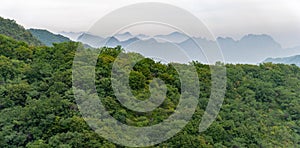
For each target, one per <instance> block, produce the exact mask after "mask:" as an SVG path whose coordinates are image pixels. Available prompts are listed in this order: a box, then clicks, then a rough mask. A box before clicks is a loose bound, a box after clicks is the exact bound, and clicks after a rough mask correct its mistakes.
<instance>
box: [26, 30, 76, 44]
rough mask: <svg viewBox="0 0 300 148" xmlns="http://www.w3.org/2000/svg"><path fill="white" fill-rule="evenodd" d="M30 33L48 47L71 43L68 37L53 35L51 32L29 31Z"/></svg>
mask: <svg viewBox="0 0 300 148" xmlns="http://www.w3.org/2000/svg"><path fill="white" fill-rule="evenodd" d="M28 31H29V32H30V33H31V34H32V35H33V36H34V37H36V38H37V39H38V40H40V41H41V42H42V43H43V44H44V45H46V46H52V44H53V43H62V42H69V41H71V40H70V39H69V38H67V37H64V36H62V35H59V34H53V33H51V32H49V31H48V30H43V29H29V30H28Z"/></svg>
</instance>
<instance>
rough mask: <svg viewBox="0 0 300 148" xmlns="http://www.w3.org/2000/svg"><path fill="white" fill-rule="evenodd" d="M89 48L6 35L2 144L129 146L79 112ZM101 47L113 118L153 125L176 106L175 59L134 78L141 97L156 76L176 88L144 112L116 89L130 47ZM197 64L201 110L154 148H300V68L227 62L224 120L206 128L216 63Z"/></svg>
mask: <svg viewBox="0 0 300 148" xmlns="http://www.w3.org/2000/svg"><path fill="white" fill-rule="evenodd" d="M82 46H83V45H81V44H80V43H76V42H67V43H60V44H54V46H53V47H34V46H28V45H27V44H26V43H24V42H19V41H16V40H14V39H12V38H9V37H6V36H3V35H0V84H1V85H0V98H1V99H0V117H1V118H0V129H1V130H0V147H45V148H47V147H122V146H118V145H115V144H114V143H111V142H109V141H106V140H105V139H103V138H101V137H100V136H98V135H97V134H96V133H95V132H94V131H93V130H92V129H91V128H90V127H89V126H88V125H87V124H86V122H85V121H84V120H83V118H82V117H81V115H80V113H79V110H78V107H77V105H76V102H75V99H74V95H73V90H72V69H71V68H72V64H73V58H74V54H75V50H76V49H77V48H79V47H82ZM85 50H89V49H85ZM93 50H96V49H93ZM98 50H101V53H100V55H99V59H98V62H97V67H96V85H97V91H98V95H99V96H102V97H103V98H104V99H102V100H101V101H102V102H103V104H105V105H106V107H107V109H108V110H109V111H110V113H111V115H112V116H113V117H115V118H116V119H117V120H119V121H120V122H123V123H126V124H128V125H135V126H146V125H154V124H156V123H160V122H162V121H163V120H164V119H166V118H167V117H168V116H169V115H170V114H172V113H173V112H174V110H175V109H176V105H177V104H178V99H179V96H180V80H179V78H178V73H177V72H176V70H175V69H174V67H173V66H172V65H170V64H167V65H166V64H161V63H157V62H154V61H153V60H151V59H147V58H146V59H144V60H142V61H140V62H138V63H137V64H136V65H135V66H134V68H133V69H134V70H133V71H132V72H131V74H130V81H129V82H130V87H131V88H132V89H133V91H132V92H133V94H134V95H135V96H137V97H138V98H141V99H145V98H148V97H149V86H148V85H149V83H150V82H151V81H152V80H153V79H154V78H160V79H162V80H164V82H165V83H166V84H167V90H168V91H167V98H166V99H165V101H164V102H163V103H162V105H161V106H160V107H159V108H157V109H155V110H154V111H153V112H151V113H145V114H140V113H136V112H133V111H131V110H128V109H126V108H125V107H123V106H122V105H121V104H120V103H119V102H118V101H117V100H116V97H115V96H114V93H113V90H112V88H111V79H110V75H111V67H112V63H113V62H114V60H115V59H116V57H117V55H118V54H119V53H121V52H124V51H123V50H122V49H121V48H120V47H116V48H102V49H98ZM127 54H135V53H127ZM136 56H140V55H138V54H136ZM191 64H193V65H194V66H195V67H196V69H197V72H198V74H199V82H200V88H199V89H200V90H201V94H200V98H199V104H198V107H197V109H196V112H195V114H194V116H193V118H192V120H191V121H190V122H189V124H188V125H187V126H186V127H185V128H184V129H183V130H182V131H181V132H179V133H178V134H176V135H175V136H174V137H172V138H171V139H169V140H167V141H165V142H163V143H161V144H159V145H156V146H154V147H189V148H190V147H235V148H237V147H299V145H300V126H299V125H300V91H299V90H300V68H299V67H297V66H294V65H283V64H271V63H265V64H261V65H258V66H255V65H226V67H227V77H228V80H227V92H226V97H225V100H224V103H223V106H222V108H221V111H220V113H219V115H218V117H217V119H216V121H215V122H214V123H213V124H212V125H211V126H210V127H209V128H208V130H207V131H205V132H203V133H199V132H198V126H199V123H200V120H201V117H202V115H203V113H204V110H205V107H206V105H207V102H208V98H209V95H210V69H209V66H208V65H203V64H200V63H197V62H194V63H191ZM191 64H190V65H191ZM181 66H183V67H184V66H188V65H184V64H182V65H181Z"/></svg>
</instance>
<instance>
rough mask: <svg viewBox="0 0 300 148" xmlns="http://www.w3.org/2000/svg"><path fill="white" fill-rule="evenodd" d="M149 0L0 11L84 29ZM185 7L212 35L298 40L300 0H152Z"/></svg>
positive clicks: (7, 5)
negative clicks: (105, 17)
mask: <svg viewBox="0 0 300 148" xmlns="http://www.w3.org/2000/svg"><path fill="white" fill-rule="evenodd" d="M138 2H150V1H149V0H1V4H0V16H2V17H5V18H11V19H15V20H16V21H17V22H18V23H20V24H22V25H23V26H25V27H26V28H45V29H48V30H50V31H53V32H60V31H74V32H77V31H87V30H88V29H89V28H90V27H91V25H93V24H94V23H95V22H96V21H97V20H98V19H99V18H101V17H102V16H104V15H105V14H107V13H109V12H110V11H112V10H115V9H118V8H120V7H122V6H126V5H130V4H134V3H138ZM151 2H164V3H168V4H173V5H175V6H179V7H181V8H183V9H186V10H188V11H190V12H191V13H193V14H194V15H195V16H197V17H199V18H200V19H201V20H203V22H204V23H205V24H206V25H207V26H208V27H209V29H210V30H211V31H212V33H213V34H214V35H215V36H230V37H233V38H235V39H239V38H241V37H242V36H243V35H245V34H249V33H253V34H269V35H272V36H273V37H274V39H275V40H276V41H278V42H280V43H281V44H282V45H283V46H284V47H292V46H297V45H300V9H299V8H300V0H152V1H151Z"/></svg>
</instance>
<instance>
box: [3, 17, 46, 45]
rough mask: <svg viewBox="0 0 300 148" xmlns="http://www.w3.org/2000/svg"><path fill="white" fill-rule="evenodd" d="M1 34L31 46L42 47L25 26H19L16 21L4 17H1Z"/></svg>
mask: <svg viewBox="0 0 300 148" xmlns="http://www.w3.org/2000/svg"><path fill="white" fill-rule="evenodd" d="M0 34H3V35H6V36H9V37H12V38H14V39H15V40H18V41H23V42H26V43H28V44H29V45H42V43H41V42H40V41H39V40H38V39H37V38H35V37H34V36H33V35H32V34H31V33H30V32H29V31H27V30H26V29H25V28H24V27H23V26H21V25H19V24H17V23H16V21H14V20H10V19H4V18H2V17H0Z"/></svg>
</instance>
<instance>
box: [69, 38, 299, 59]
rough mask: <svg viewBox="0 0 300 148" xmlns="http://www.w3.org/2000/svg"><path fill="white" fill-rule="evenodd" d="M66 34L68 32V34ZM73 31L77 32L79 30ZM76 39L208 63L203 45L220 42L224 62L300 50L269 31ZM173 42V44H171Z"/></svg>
mask: <svg viewBox="0 0 300 148" xmlns="http://www.w3.org/2000/svg"><path fill="white" fill-rule="evenodd" d="M65 35H66V36H68V34H65ZM71 35H75V33H73V34H71ZM68 37H70V36H68ZM70 38H71V37H70ZM76 41H80V42H83V43H85V44H88V45H90V46H92V47H101V46H108V47H114V46H117V45H120V46H122V47H123V48H124V49H125V50H128V51H129V50H135V51H136V52H139V53H141V54H142V55H144V56H153V54H150V52H155V55H164V56H165V58H167V59H175V58H179V61H178V59H177V60H176V61H177V62H187V61H186V59H185V60H183V58H182V57H181V58H180V57H178V54H179V53H178V52H180V53H181V54H183V53H185V54H187V55H188V57H190V60H189V61H191V60H196V61H200V62H203V63H207V59H206V55H205V53H203V51H202V50H201V49H210V48H215V47H216V43H217V44H218V45H219V47H220V49H221V51H222V53H223V56H224V62H226V63H247V64H257V63H261V62H262V61H264V60H265V59H267V58H269V57H272V58H278V57H287V56H293V55H297V54H300V48H299V47H295V48H283V47H282V46H281V45H280V44H279V43H278V42H276V41H275V40H274V39H273V38H272V37H271V36H269V35H266V34H248V35H245V36H243V37H242V38H241V39H240V40H234V39H233V38H230V37H218V38H216V41H212V40H207V39H205V38H201V37H188V36H186V35H185V34H183V33H180V32H173V33H170V34H167V35H155V36H152V37H151V36H148V35H144V34H139V35H133V34H131V33H129V32H125V33H122V34H117V35H115V36H113V37H106V38H104V37H99V36H96V35H92V34H89V33H83V34H81V35H80V36H79V37H78V38H77V40H76ZM131 44H134V46H130V45H131ZM170 44H173V45H172V46H171V45H170ZM197 44H199V45H197ZM127 46H129V47H130V48H129V47H127ZM133 48H138V49H133ZM142 48H143V49H142ZM145 49H147V51H146V50H145ZM179 49H180V51H179ZM137 50H140V51H137ZM148 50H149V51H148ZM183 56H184V55H183ZM180 60H181V61H180Z"/></svg>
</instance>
